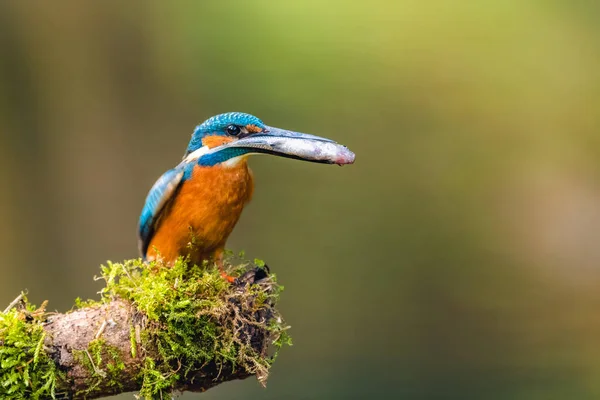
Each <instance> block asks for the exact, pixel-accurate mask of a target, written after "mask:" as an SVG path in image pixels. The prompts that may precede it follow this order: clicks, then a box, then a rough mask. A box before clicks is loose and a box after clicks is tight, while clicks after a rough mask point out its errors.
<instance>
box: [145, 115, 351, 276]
mask: <svg viewBox="0 0 600 400" xmlns="http://www.w3.org/2000/svg"><path fill="white" fill-rule="evenodd" d="M252 154H270V155H274V156H280V157H287V158H292V159H297V160H304V161H310V162H317V163H324V164H338V165H343V164H352V163H353V162H354V157H355V156H354V153H352V152H351V151H350V150H349V149H348V148H347V147H345V146H342V145H340V144H338V143H336V142H334V141H333V140H330V139H326V138H323V137H319V136H315V135H309V134H305V133H299V132H293V131H289V130H284V129H279V128H275V127H271V126H268V125H265V124H264V123H263V122H262V121H261V120H260V119H258V118H257V117H255V116H253V115H250V114H246V113H241V112H229V113H224V114H219V115H215V116H213V117H211V118H209V119H207V120H206V121H204V122H203V123H201V124H200V125H198V126H196V128H195V129H194V131H193V133H192V137H191V139H190V141H189V143H188V146H187V149H186V151H185V154H184V155H183V158H182V160H181V162H180V163H179V164H178V165H177V166H176V167H175V168H173V169H170V170H168V171H167V172H165V173H164V174H163V175H162V176H161V177H160V178H158V180H157V181H156V183H154V185H153V186H152V188H151V189H150V191H149V193H148V195H147V197H146V202H145V204H144V207H143V209H142V212H141V215H140V218H139V223H138V246H139V251H140V253H141V256H142V259H143V260H144V261H153V260H162V261H163V262H165V263H167V264H172V263H174V262H175V261H176V260H177V258H179V257H180V256H183V257H189V262H192V263H195V264H198V265H201V263H202V262H203V261H208V262H216V263H217V265H218V266H219V268H220V270H221V274H222V275H223V277H224V278H226V279H227V280H229V281H230V282H233V281H234V278H233V277H230V276H228V275H227V274H226V273H225V272H224V270H223V252H224V249H225V244H226V241H227V238H228V237H229V235H230V234H231V232H232V231H233V228H234V227H235V225H236V223H237V222H238V220H239V218H240V216H241V214H242V210H243V208H244V206H245V205H246V204H247V203H248V202H249V201H250V200H251V198H252V193H253V192H254V178H253V174H252V171H251V170H250V168H249V167H248V164H247V159H248V157H249V156H250V155H252Z"/></svg>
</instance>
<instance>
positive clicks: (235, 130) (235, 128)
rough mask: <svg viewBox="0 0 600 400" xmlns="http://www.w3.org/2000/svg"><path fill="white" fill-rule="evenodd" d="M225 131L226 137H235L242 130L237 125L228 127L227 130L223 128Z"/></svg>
mask: <svg viewBox="0 0 600 400" xmlns="http://www.w3.org/2000/svg"><path fill="white" fill-rule="evenodd" d="M225 131H226V132H227V134H228V135H231V136H237V135H239V134H240V132H241V131H242V130H241V129H240V127H239V126H237V125H229V126H228V127H227V128H225Z"/></svg>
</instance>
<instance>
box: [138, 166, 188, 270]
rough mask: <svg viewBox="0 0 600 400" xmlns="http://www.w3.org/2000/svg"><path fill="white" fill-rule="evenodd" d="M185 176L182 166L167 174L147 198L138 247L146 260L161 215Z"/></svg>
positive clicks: (139, 231)
mask: <svg viewBox="0 0 600 400" xmlns="http://www.w3.org/2000/svg"><path fill="white" fill-rule="evenodd" d="M184 174H185V170H184V168H182V167H181V166H178V167H177V168H174V169H171V170H169V171H167V172H165V173H164V174H163V175H162V176H161V177H160V178H158V180H157V181H156V183H155V184H154V186H152V189H150V192H149V193H148V196H147V197H146V204H144V208H143V209H142V214H141V215H140V221H139V225H138V247H139V250H140V253H141V255H142V258H143V259H144V260H145V259H146V252H147V251H148V246H149V245H150V241H151V240H152V237H153V236H154V232H155V229H156V226H157V223H158V221H159V219H160V217H161V214H162V212H163V211H164V210H165V206H166V205H167V204H168V203H169V201H170V200H172V199H173V195H174V194H175V192H176V191H177V189H178V188H179V185H180V184H181V182H182V180H183V175H184Z"/></svg>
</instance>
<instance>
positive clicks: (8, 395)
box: [0, 260, 291, 399]
mask: <svg viewBox="0 0 600 400" xmlns="http://www.w3.org/2000/svg"><path fill="white" fill-rule="evenodd" d="M226 265H227V268H228V273H229V274H232V275H236V276H239V278H238V279H237V281H236V282H235V283H234V284H229V283H228V282H227V281H225V280H224V279H223V278H222V277H221V276H220V273H219V271H218V270H217V269H216V268H215V267H214V266H211V265H204V266H200V267H199V266H195V265H194V266H190V265H187V263H186V262H185V260H179V261H178V262H177V263H176V264H175V265H174V266H172V267H167V266H165V265H162V264H160V263H157V262H153V263H150V264H143V263H142V262H141V261H140V260H130V261H126V262H124V263H119V264H116V263H110V262H109V263H108V265H107V266H103V267H102V275H101V276H100V277H99V278H97V279H103V280H105V281H106V286H105V287H104V288H103V289H102V291H101V300H100V301H85V302H84V301H81V300H79V299H78V300H77V301H76V305H75V307H74V309H73V310H71V311H70V312H67V313H64V314H60V313H49V312H47V311H46V309H45V308H46V304H45V303H44V304H43V305H42V306H41V307H39V308H36V307H35V306H33V305H31V304H29V303H28V302H27V298H26V297H25V295H24V294H21V295H20V296H19V297H18V298H17V299H15V301H14V302H13V303H11V304H10V305H9V307H8V308H7V309H6V310H5V311H4V312H3V313H0V398H2V399H25V398H27V399H93V398H99V397H104V396H108V395H113V394H117V393H123V392H133V391H136V392H138V396H139V397H142V398H146V399H155V398H156V399H162V398H168V396H170V395H172V394H173V393H176V392H183V391H196V392H198V391H205V390H207V389H209V388H211V387H213V386H215V385H218V384H219V383H222V382H225V381H229V380H234V379H244V378H247V377H250V376H252V375H254V376H256V377H257V379H258V381H259V382H260V383H262V384H264V383H265V382H266V379H267V376H268V373H269V368H270V366H271V364H272V362H273V361H274V359H275V356H276V355H277V351H278V350H279V348H280V347H281V346H282V345H284V344H291V341H290V338H289V336H288V335H287V332H286V330H287V328H288V327H286V326H285V325H284V324H283V321H282V318H281V316H280V315H279V312H278V311H277V309H276V308H275V305H276V303H277V300H278V298H279V293H280V292H281V290H282V289H283V288H282V287H281V286H279V285H278V284H277V283H276V280H275V277H274V276H273V275H271V274H269V273H268V269H267V268H265V267H264V264H263V263H262V262H260V261H259V260H256V261H255V263H253V264H251V263H241V264H237V265H236V266H233V264H232V262H231V261H228V262H227V263H226Z"/></svg>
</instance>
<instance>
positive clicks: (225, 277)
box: [219, 267, 237, 283]
mask: <svg viewBox="0 0 600 400" xmlns="http://www.w3.org/2000/svg"><path fill="white" fill-rule="evenodd" d="M219 270H220V271H221V276H222V277H223V279H225V280H226V281H227V282H229V283H234V282H235V280H236V279H237V278H236V277H234V276H231V275H228V274H227V272H225V271H224V270H223V269H222V268H221V267H219Z"/></svg>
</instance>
